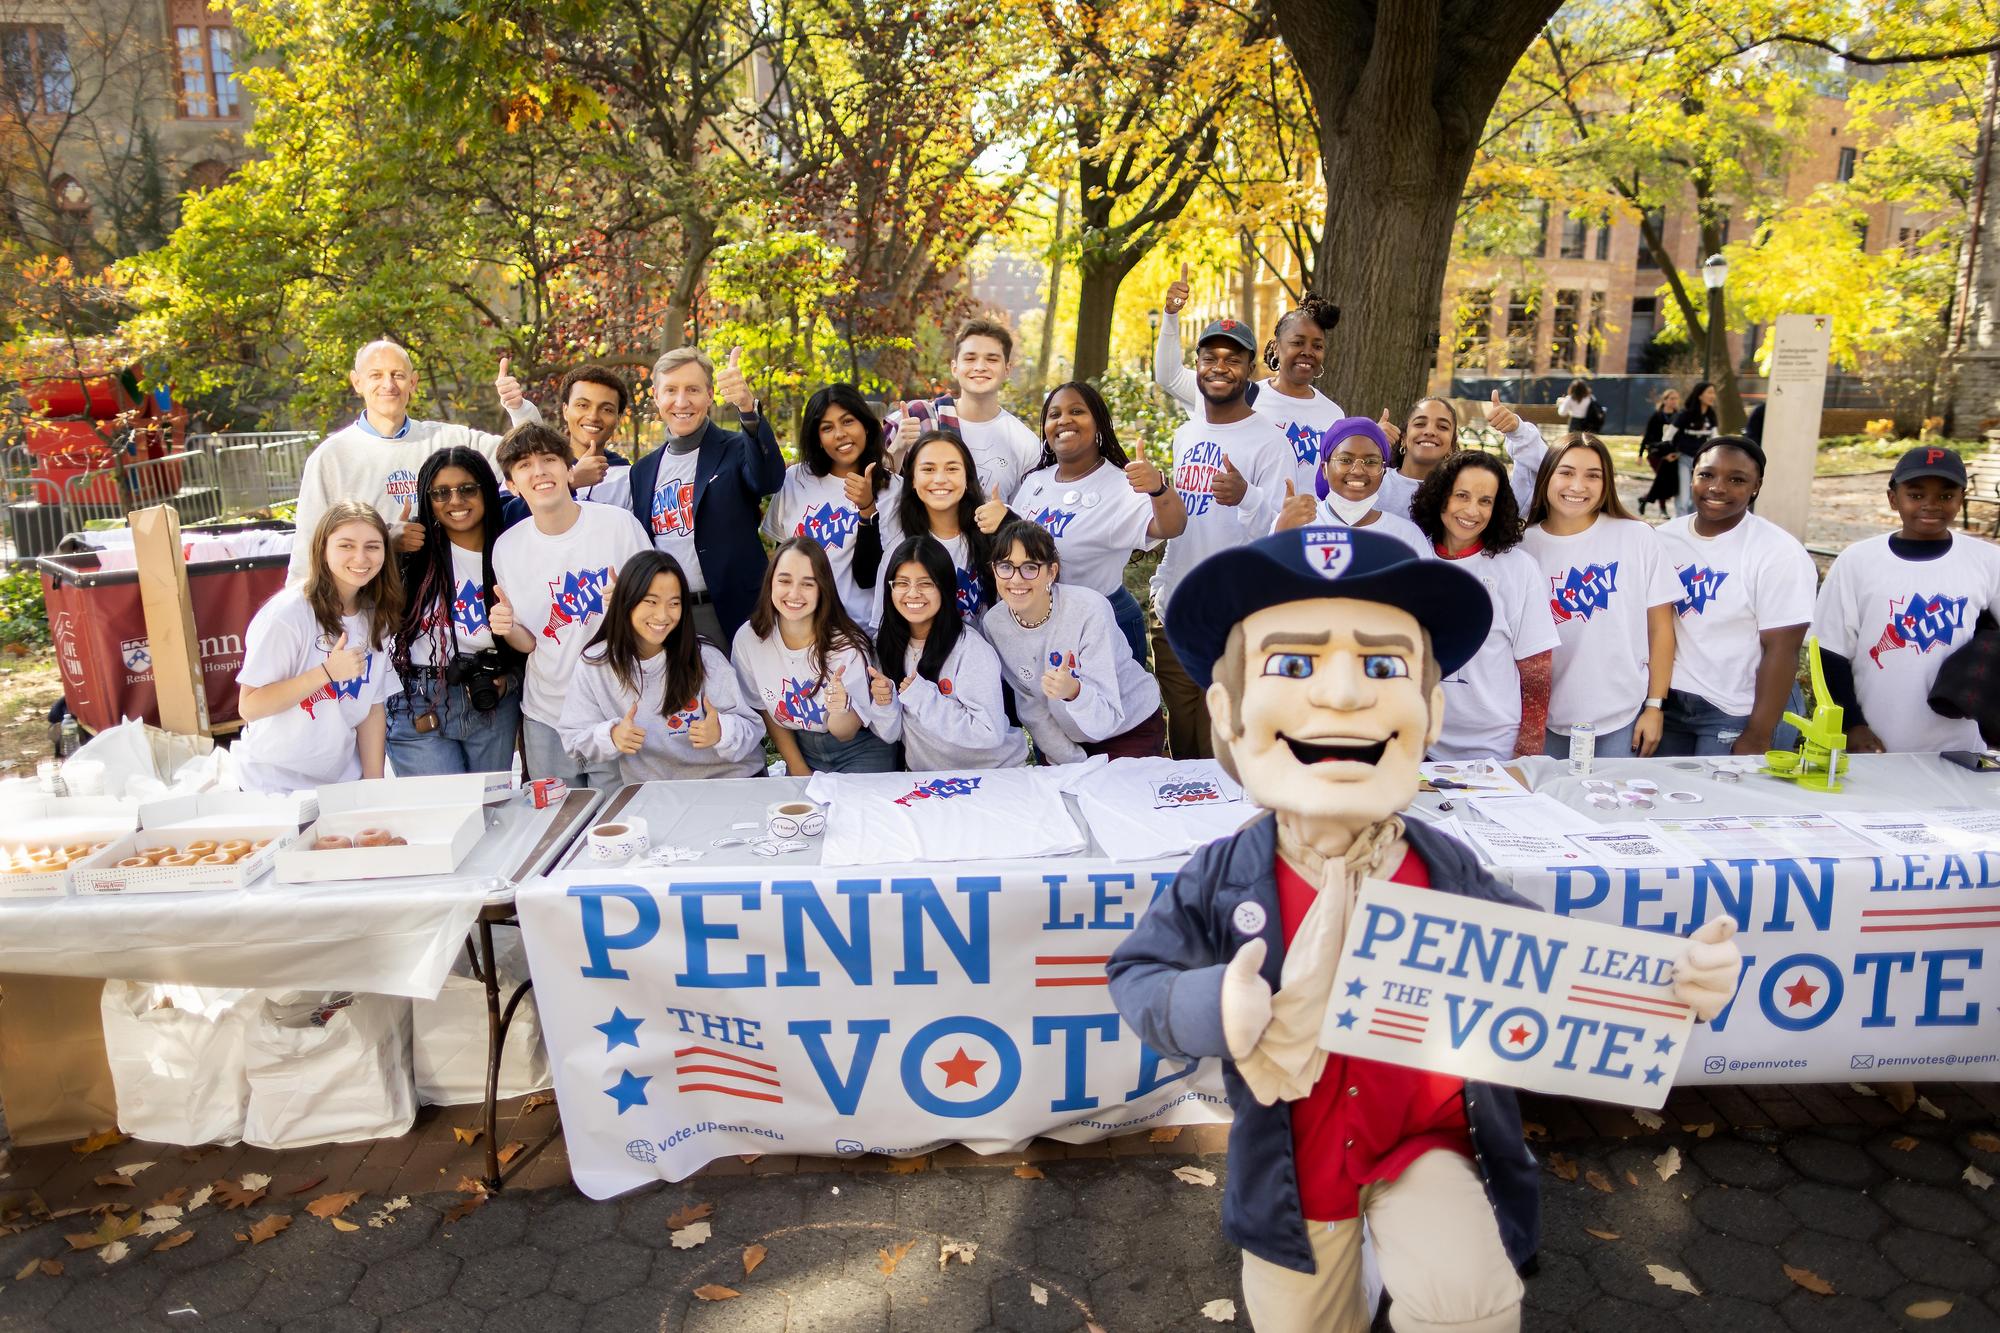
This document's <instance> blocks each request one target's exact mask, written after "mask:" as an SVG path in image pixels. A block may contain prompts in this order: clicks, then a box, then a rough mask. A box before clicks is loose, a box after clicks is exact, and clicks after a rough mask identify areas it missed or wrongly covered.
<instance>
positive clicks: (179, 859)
mask: <svg viewBox="0 0 2000 1333" xmlns="http://www.w3.org/2000/svg"><path fill="white" fill-rule="evenodd" d="M200 859H201V858H200V857H198V856H194V855H192V854H190V853H188V852H172V853H169V854H168V855H166V856H163V857H161V858H160V862H159V863H160V865H162V866H191V865H193V864H195V862H197V861H199V860H200Z"/></svg>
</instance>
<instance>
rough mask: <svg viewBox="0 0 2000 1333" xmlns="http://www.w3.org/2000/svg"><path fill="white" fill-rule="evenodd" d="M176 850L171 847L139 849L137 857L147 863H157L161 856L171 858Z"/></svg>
mask: <svg viewBox="0 0 2000 1333" xmlns="http://www.w3.org/2000/svg"><path fill="white" fill-rule="evenodd" d="M176 850H177V849H176V848H173V847H141V848H140V849H139V855H141V856H143V857H145V858H146V859H147V860H149V861H158V860H159V859H160V858H161V857H163V856H172V855H173V854H174V852H175V851H176Z"/></svg>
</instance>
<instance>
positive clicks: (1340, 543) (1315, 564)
mask: <svg viewBox="0 0 2000 1333" xmlns="http://www.w3.org/2000/svg"><path fill="white" fill-rule="evenodd" d="M1299 540H1300V542H1302V543H1303V544H1304V546H1305V553H1306V567H1307V568H1309V569H1310V570H1312V572H1313V573H1315V574H1317V575H1319V576H1320V577H1321V578H1323V579H1337V578H1339V577H1340V576H1341V575H1342V574H1344V573H1346V572H1347V567H1348V565H1350V564H1352V563H1353V561H1354V542H1353V534H1352V533H1351V532H1349V530H1348V529H1346V528H1301V529H1299Z"/></svg>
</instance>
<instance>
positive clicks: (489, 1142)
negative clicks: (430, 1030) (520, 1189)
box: [479, 921, 513, 1194]
mask: <svg viewBox="0 0 2000 1333" xmlns="http://www.w3.org/2000/svg"><path fill="white" fill-rule="evenodd" d="M479 953H480V967H479V973H480V978H481V980H483V981H484V982H485V983H486V1107H485V1110H486V1180H485V1184H486V1188H487V1189H488V1190H491V1191H492V1192H494V1193H496V1194H497V1193H499V1191H500V1187H501V1180H500V1144H499V1130H500V1051H501V1045H502V1042H503V1041H504V1040H505V1038H506V1032H505V1030H504V1028H503V1027H502V1025H501V1020H500V973H499V969H498V968H497V967H496V966H495V964H496V962H497V960H496V959H495V958H494V955H493V923H492V922H490V921H481V922H480V923H479ZM512 1010H513V1006H512V1005H509V1006H508V1011H509V1014H510V1016H511V1014H512Z"/></svg>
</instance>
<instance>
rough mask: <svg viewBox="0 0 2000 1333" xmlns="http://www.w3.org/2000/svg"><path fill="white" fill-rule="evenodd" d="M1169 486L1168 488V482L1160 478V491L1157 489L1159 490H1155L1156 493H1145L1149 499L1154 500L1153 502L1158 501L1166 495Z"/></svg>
mask: <svg viewBox="0 0 2000 1333" xmlns="http://www.w3.org/2000/svg"><path fill="white" fill-rule="evenodd" d="M1169 486H1170V483H1169V482H1167V481H1166V480H1165V479H1164V478H1162V479H1161V481H1160V489H1159V490H1157V491H1147V492H1146V494H1147V495H1150V496H1151V497H1153V498H1154V499H1155V500H1157V499H1159V498H1160V497H1161V496H1163V495H1165V494H1166V493H1167V491H1168V489H1169Z"/></svg>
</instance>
